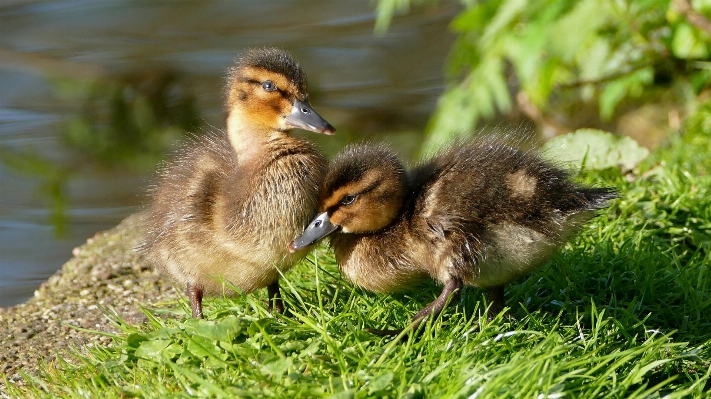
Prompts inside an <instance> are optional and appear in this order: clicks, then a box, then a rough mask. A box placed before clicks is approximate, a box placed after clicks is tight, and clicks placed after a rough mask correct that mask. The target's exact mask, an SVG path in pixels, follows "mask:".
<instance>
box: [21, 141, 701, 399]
mask: <svg viewBox="0 0 711 399" xmlns="http://www.w3.org/2000/svg"><path fill="white" fill-rule="evenodd" d="M710 143H711V140H709V136H708V135H704V134H701V133H699V134H696V135H688V136H686V137H684V138H683V139H676V140H674V142H673V143H672V144H670V146H668V147H667V148H664V149H661V150H658V151H656V152H655V153H653V154H652V156H651V157H650V158H649V159H648V160H647V161H645V163H644V164H643V165H642V166H641V167H640V173H638V174H637V175H635V176H634V178H633V179H631V178H630V177H629V176H621V175H620V173H619V172H618V171H614V170H607V171H602V172H596V173H592V172H588V173H584V174H583V175H581V176H580V179H581V180H582V181H586V182H589V183H596V184H601V185H602V184H604V185H614V186H616V187H619V188H620V190H621V194H622V199H620V200H618V201H615V203H614V205H613V206H612V207H611V208H610V209H609V210H606V211H604V212H602V213H601V214H600V216H599V217H598V218H596V219H595V220H593V221H592V222H591V223H589V224H588V225H587V227H586V228H585V229H584V231H583V233H582V234H581V235H580V236H578V237H577V238H576V239H575V240H573V241H572V242H571V243H569V244H568V245H566V246H565V247H564V249H563V250H562V251H561V252H560V254H559V255H557V256H556V257H555V258H554V259H553V260H552V261H551V262H550V263H549V264H548V265H546V266H545V267H543V268H541V269H540V270H538V271H537V272H535V273H534V274H532V275H530V276H528V277H524V278H521V279H519V280H517V281H515V282H514V283H513V284H510V285H509V286H508V287H507V291H506V296H507V302H508V304H509V306H510V307H511V312H512V314H513V316H514V317H515V319H513V320H509V319H502V318H497V319H495V320H493V321H491V322H489V321H487V319H486V317H481V315H482V314H483V313H484V310H485V306H486V304H485V302H484V300H483V297H484V295H483V292H481V291H479V290H475V289H471V288H468V289H467V290H466V291H465V295H463V296H462V297H461V298H462V299H461V300H459V301H458V302H456V303H454V304H452V305H451V306H450V307H449V308H447V309H446V310H445V312H444V313H443V316H442V317H441V318H440V319H438V320H436V321H434V322H431V321H428V322H427V323H425V324H423V326H422V327H421V328H422V329H424V331H423V333H422V335H421V337H420V338H419V339H413V338H404V339H402V340H394V339H392V338H381V337H376V336H373V335H370V334H368V333H366V332H364V331H363V328H364V327H374V328H388V327H390V328H392V327H401V326H404V325H405V324H406V323H407V321H408V320H409V318H410V317H411V316H412V315H414V314H415V312H416V311H417V310H419V309H420V308H421V307H422V306H423V305H425V304H426V303H428V302H429V301H431V300H432V299H434V298H435V297H436V295H437V294H438V287H436V286H435V285H434V284H431V283H430V284H425V285H423V286H422V287H421V289H418V290H417V291H415V292H411V293H408V294H400V295H380V296H378V295H373V294H369V293H366V292H363V291H360V290H357V289H353V288H352V287H351V286H350V285H348V284H346V283H344V281H343V280H342V279H341V277H340V276H339V274H338V271H337V268H336V266H335V262H334V260H333V257H332V255H331V253H330V252H328V251H327V250H326V249H325V248H324V247H320V248H318V249H317V250H316V251H315V253H314V254H313V256H312V257H310V258H309V261H307V262H304V263H302V264H301V265H300V266H298V267H297V268H296V269H295V270H293V271H291V272H289V273H288V274H287V275H286V278H285V279H284V283H283V284H282V287H283V289H282V290H283V291H284V293H285V296H286V298H285V299H286V301H287V306H288V309H289V310H290V312H289V313H288V315H287V316H285V317H283V318H281V320H277V319H274V318H272V317H271V316H270V315H269V314H268V313H267V312H266V310H265V308H266V303H265V300H266V298H265V293H264V292H258V293H256V294H255V295H251V296H247V297H238V298H233V299H230V298H217V299H208V300H207V301H206V314H207V317H208V320H204V321H196V320H192V319H189V318H188V314H189V311H188V307H187V305H186V304H185V303H184V302H183V303H181V304H180V305H179V306H177V307H176V308H174V309H168V308H163V309H157V310H155V309H154V310H152V311H146V314H147V315H148V316H149V320H150V321H149V322H148V323H146V324H144V325H140V326H132V325H127V324H126V323H124V322H122V321H121V320H116V323H117V325H118V326H120V329H121V331H123V333H122V334H120V335H119V336H116V337H115V338H114V343H113V345H111V346H109V347H106V348H96V349H91V350H89V351H88V354H85V355H78V354H77V355H73V356H74V357H75V358H76V359H75V360H74V362H75V363H78V365H70V364H68V363H65V362H61V361H60V363H57V364H54V365H53V367H52V368H51V369H45V371H44V372H43V373H42V375H40V376H38V377H26V380H27V383H28V384H29V385H28V386H27V387H24V388H11V391H10V395H13V396H21V397H35V396H36V397H55V396H64V397H92V398H93V397H102V398H114V397H193V396H194V397H240V398H242V397H244V398H262V397H279V398H297V397H303V398H312V397H332V398H367V397H389V398H400V397H404V398H468V397H472V398H509V397H511V398H513V397H521V398H558V397H569V398H591V397H612V398H649V397H668V398H682V397H711V392H710V390H711V371H709V368H710V366H711V306H710V305H711V255H710V254H711V250H710V249H711V192H710V187H711V176H710V174H709V172H711V144H710ZM263 291H264V290H263ZM161 312H163V313H168V317H163V318H158V317H153V315H158V314H160V313H161ZM77 361H78V362H77Z"/></svg>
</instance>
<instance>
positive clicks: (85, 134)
mask: <svg viewBox="0 0 711 399" xmlns="http://www.w3.org/2000/svg"><path fill="white" fill-rule="evenodd" d="M456 12H457V6H456V5H453V4H444V5H439V6H436V7H430V8H424V9H420V10H414V11H413V12H411V13H409V14H407V15H405V16H399V17H396V18H395V20H394V21H393V24H392V26H391V28H390V29H389V30H388V32H387V33H386V34H384V35H380V36H379V35H375V34H374V33H373V26H374V21H375V13H374V2H373V1H347V0H338V1H331V2H321V1H304V0H299V1H279V2H263V1H224V2H194V1H186V2H176V1H171V2H147V1H133V2H126V1H109V0H105V1H101V2H96V1H88V0H73V1H69V0H66V1H23V0H6V1H4V2H3V3H2V5H0V306H10V305H13V304H16V303H20V302H23V301H25V300H27V299H28V298H29V297H31V296H32V294H33V292H34V290H35V289H36V288H37V287H38V286H39V284H40V283H42V282H43V281H44V280H46V279H47V278H48V277H49V276H50V275H51V274H53V273H54V272H56V271H57V270H58V269H59V268H60V267H61V265H62V264H63V263H64V262H66V261H67V260H68V259H69V258H70V257H71V252H72V249H73V248H74V247H76V246H78V245H80V244H81V243H83V242H84V241H85V240H86V239H87V238H89V237H91V236H92V235H94V234H95V232H97V231H101V230H104V229H107V228H111V227H113V226H115V225H116V224H117V223H118V222H119V221H120V220H121V219H122V218H124V217H126V216H127V215H129V214H131V213H132V212H135V211H137V210H138V209H140V206H141V204H142V203H143V202H144V191H145V187H146V186H147V184H149V182H150V176H151V174H152V170H153V169H154V168H155V163H156V162H157V160H158V159H159V158H160V156H161V155H162V154H164V153H165V152H166V150H167V149H168V148H169V147H170V145H168V143H173V142H177V139H178V138H179V137H181V134H180V133H181V132H183V131H185V130H190V129H194V130H197V131H200V130H204V129H209V128H210V127H211V126H214V127H217V128H220V127H222V126H223V125H224V123H223V122H224V121H223V110H222V104H221V102H222V97H221V95H222V88H221V85H222V78H223V75H224V72H225V70H226V68H227V67H229V66H230V64H231V63H232V61H233V60H234V59H235V57H236V55H237V54H238V53H239V51H240V50H241V49H243V48H245V47H250V46H278V47H282V48H285V49H287V50H289V51H290V52H291V53H292V54H293V55H294V56H295V58H297V59H298V60H299V61H300V63H301V64H302V66H303V68H304V69H305V71H306V73H307V74H308V76H309V86H310V90H309V91H310V93H311V103H312V104H313V105H314V107H315V108H316V109H317V111H318V112H319V113H320V114H321V115H323V116H324V117H325V118H326V119H327V120H329V121H330V122H331V123H332V124H334V125H335V126H336V128H337V129H338V132H337V135H336V136H334V137H315V136H314V135H309V137H310V138H313V139H314V140H316V141H317V142H318V144H319V145H321V146H322V147H323V148H324V150H325V151H326V152H327V153H333V152H334V151H336V150H337V149H338V148H340V147H341V146H342V145H344V144H345V143H347V142H350V141H357V140H363V139H369V138H375V139H382V138H384V137H386V138H388V140H390V141H392V142H394V144H395V145H396V146H397V147H398V148H399V149H400V150H401V151H402V152H403V153H408V152H412V151H414V150H416V149H417V147H418V145H419V143H420V142H421V134H420V133H419V132H420V131H421V130H422V128H423V126H424V124H425V123H426V121H427V117H428V116H429V114H430V112H431V111H432V109H433V108H434V105H435V103H436V99H437V96H438V95H439V94H440V93H441V91H442V90H443V79H442V76H443V66H444V60H445V57H446V55H447V52H448V50H449V48H450V46H451V44H452V42H453V39H454V37H453V35H452V34H450V33H448V31H447V24H448V22H449V21H450V20H451V18H452V16H453V15H455V14H456ZM304 134H305V133H304Z"/></svg>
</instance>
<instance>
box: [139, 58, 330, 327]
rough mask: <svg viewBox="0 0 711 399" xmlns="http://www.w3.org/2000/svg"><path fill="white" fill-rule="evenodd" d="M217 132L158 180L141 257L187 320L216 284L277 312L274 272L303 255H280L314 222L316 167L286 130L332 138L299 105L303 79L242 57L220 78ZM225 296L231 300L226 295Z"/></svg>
mask: <svg viewBox="0 0 711 399" xmlns="http://www.w3.org/2000/svg"><path fill="white" fill-rule="evenodd" d="M226 103H227V104H226V108H227V130H226V131H218V132H213V133H210V134H207V135H204V136H201V137H198V138H195V139H194V140H193V141H192V142H190V143H188V144H187V145H186V146H185V147H184V148H182V149H181V150H180V151H179V152H178V154H177V156H176V157H175V159H174V160H172V161H170V162H168V163H166V164H165V165H164V167H163V168H162V170H161V172H160V177H159V179H158V183H157V186H156V187H155V190H154V192H153V200H152V203H151V205H150V208H149V209H148V211H147V215H148V218H147V219H148V226H149V228H148V231H147V233H146V236H145V239H144V242H143V244H142V249H143V251H144V252H145V254H146V256H147V258H148V260H149V261H150V262H152V263H153V264H154V265H155V266H156V267H157V268H159V269H160V270H161V271H162V272H164V273H165V274H167V275H169V276H170V277H172V278H173V279H174V280H176V281H177V282H179V283H181V284H185V285H186V286H187V292H188V297H189V299H190V303H191V307H192V315H193V317H196V318H201V317H203V310H202V298H203V295H219V294H222V293H223V285H222V284H221V282H220V280H221V279H223V280H224V281H226V282H229V283H232V284H234V285H235V286H236V287H237V288H238V289H239V290H240V291H242V292H244V293H250V292H252V291H254V290H256V289H259V288H262V287H268V291H269V297H270V310H272V308H273V307H276V311H277V312H282V311H283V304H282V301H281V299H279V272H284V271H286V270H288V269H289V268H290V267H291V266H292V265H294V264H295V263H296V262H297V261H298V260H300V259H301V258H303V257H304V256H305V255H306V251H297V252H296V253H290V252H289V251H287V249H286V246H287V244H288V243H289V241H290V240H291V239H292V238H293V237H294V236H296V235H297V234H299V233H300V232H301V231H303V229H304V227H305V226H306V225H307V224H308V222H309V221H310V220H311V219H312V218H313V217H314V215H315V214H316V206H317V199H318V188H319V181H320V179H321V177H322V176H323V174H324V173H325V167H326V162H325V160H324V158H323V157H322V155H321V154H320V152H319V151H318V150H317V149H316V148H315V147H314V146H313V145H311V144H310V143H309V142H307V141H305V140H303V139H299V138H295V137H292V136H290V134H289V131H290V130H291V129H293V128H300V129H305V130H310V131H313V132H317V133H324V134H334V132H335V129H334V127H333V126H332V125H331V124H330V123H328V122H327V121H326V120H325V119H323V118H322V117H321V116H320V115H319V114H318V113H317V112H316V111H315V110H314V109H313V107H312V106H311V104H310V103H309V100H308V92H307V79H306V74H305V73H304V72H303V71H302V69H301V67H300V66H299V64H298V63H297V62H296V61H295V60H294V59H293V58H292V57H291V56H290V55H289V54H288V53H286V52H284V51H282V50H279V49H274V48H261V49H251V50H247V51H246V52H244V53H243V54H242V55H241V56H240V57H239V58H238V61H237V62H236V64H235V66H234V67H233V68H232V69H231V70H230V72H229V76H228V84H227V90H226ZM225 293H226V294H228V295H231V294H235V293H234V292H232V291H230V290H229V289H228V290H227V292H225Z"/></svg>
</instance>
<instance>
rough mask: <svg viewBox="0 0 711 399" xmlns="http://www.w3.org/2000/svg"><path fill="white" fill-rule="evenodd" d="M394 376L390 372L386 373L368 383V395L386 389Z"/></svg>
mask: <svg viewBox="0 0 711 399" xmlns="http://www.w3.org/2000/svg"><path fill="white" fill-rule="evenodd" d="M394 376H395V375H394V374H393V373H392V372H390V371H388V372H386V373H384V374H381V375H380V376H378V378H376V379H374V380H372V381H370V384H368V393H369V394H371V395H372V394H374V393H376V392H380V391H383V390H385V389H387V388H388V386H389V385H390V383H391V382H392V380H393V377H394Z"/></svg>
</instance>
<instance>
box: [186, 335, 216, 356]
mask: <svg viewBox="0 0 711 399" xmlns="http://www.w3.org/2000/svg"><path fill="white" fill-rule="evenodd" d="M188 350H189V351H190V353H192V354H193V355H195V356H197V357H208V356H215V357H217V356H219V355H221V351H220V349H219V348H218V347H217V345H215V341H213V340H211V339H209V338H205V337H203V336H200V335H193V336H192V338H191V339H190V341H188Z"/></svg>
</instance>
